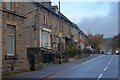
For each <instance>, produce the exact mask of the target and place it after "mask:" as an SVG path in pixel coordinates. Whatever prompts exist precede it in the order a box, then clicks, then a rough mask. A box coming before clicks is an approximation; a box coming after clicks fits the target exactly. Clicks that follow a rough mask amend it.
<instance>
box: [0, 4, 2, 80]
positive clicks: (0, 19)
mask: <svg viewBox="0 0 120 80" xmlns="http://www.w3.org/2000/svg"><path fill="white" fill-rule="evenodd" d="M1 8H2V5H1V2H0V79H1V78H2V11H1Z"/></svg>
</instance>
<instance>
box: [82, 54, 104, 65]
mask: <svg viewBox="0 0 120 80" xmlns="http://www.w3.org/2000/svg"><path fill="white" fill-rule="evenodd" d="M102 56H104V55H102ZM102 56H99V57H96V58H93V59H90V60H88V61H86V62H84V63H82V64H85V63H88V62H90V61H93V60H95V59H97V58H100V57H102Z"/></svg>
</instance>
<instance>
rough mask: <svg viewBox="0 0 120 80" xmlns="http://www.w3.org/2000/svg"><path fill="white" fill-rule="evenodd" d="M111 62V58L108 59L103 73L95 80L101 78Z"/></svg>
mask: <svg viewBox="0 0 120 80" xmlns="http://www.w3.org/2000/svg"><path fill="white" fill-rule="evenodd" d="M112 60H113V58H112V59H110V61H109V62H108V64H107V65H106V67H105V68H104V70H103V72H102V73H101V74H100V75H99V77H98V79H97V80H99V79H100V78H101V77H102V75H103V73H104V72H105V71H106V70H107V68H108V66H109V65H110V63H111V62H112Z"/></svg>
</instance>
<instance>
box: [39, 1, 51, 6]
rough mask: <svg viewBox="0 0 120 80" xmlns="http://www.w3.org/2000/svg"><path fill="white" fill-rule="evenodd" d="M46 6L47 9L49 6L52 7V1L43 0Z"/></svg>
mask: <svg viewBox="0 0 120 80" xmlns="http://www.w3.org/2000/svg"><path fill="white" fill-rule="evenodd" d="M41 3H42V4H43V5H44V6H46V7H49V6H51V3H52V2H51V1H50V0H42V2H41Z"/></svg>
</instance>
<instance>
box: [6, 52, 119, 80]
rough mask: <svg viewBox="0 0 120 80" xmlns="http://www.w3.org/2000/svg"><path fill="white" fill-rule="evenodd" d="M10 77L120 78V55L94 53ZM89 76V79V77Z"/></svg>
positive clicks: (99, 79)
mask: <svg viewBox="0 0 120 80" xmlns="http://www.w3.org/2000/svg"><path fill="white" fill-rule="evenodd" d="M6 78H8V79H10V80H11V79H14V80H16V79H22V80H23V79H25V80H26V79H28V80H30V79H34V80H40V79H43V80H48V79H52V80H54V79H55V80H56V79H57V80H58V79H60V80H61V79H63V80H66V79H77V78H78V80H79V78H80V79H85V78H87V80H91V79H92V80H93V79H94V80H102V79H104V80H107V79H109V80H120V79H118V55H101V54H94V55H91V56H89V57H87V58H83V59H79V60H76V61H73V62H68V63H62V64H53V65H49V66H46V67H43V68H41V69H38V70H36V71H32V72H25V73H20V74H16V75H10V76H7V77H6ZM88 78H89V79H88Z"/></svg>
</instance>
